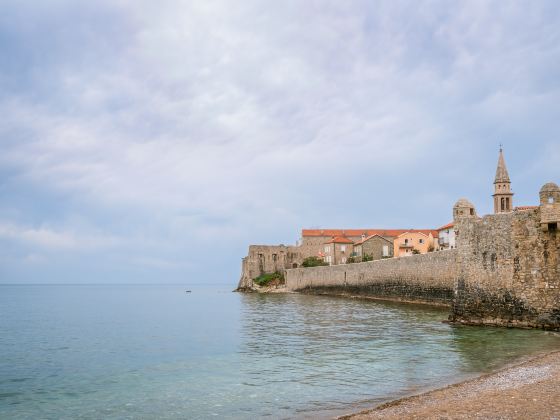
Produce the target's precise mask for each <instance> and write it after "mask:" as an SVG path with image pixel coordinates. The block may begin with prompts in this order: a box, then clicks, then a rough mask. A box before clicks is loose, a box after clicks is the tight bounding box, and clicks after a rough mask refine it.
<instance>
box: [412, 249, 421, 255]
mask: <svg viewBox="0 0 560 420" xmlns="http://www.w3.org/2000/svg"><path fill="white" fill-rule="evenodd" d="M412 253H413V254H420V251H418V250H417V249H416V248H414V249H413V250H412Z"/></svg>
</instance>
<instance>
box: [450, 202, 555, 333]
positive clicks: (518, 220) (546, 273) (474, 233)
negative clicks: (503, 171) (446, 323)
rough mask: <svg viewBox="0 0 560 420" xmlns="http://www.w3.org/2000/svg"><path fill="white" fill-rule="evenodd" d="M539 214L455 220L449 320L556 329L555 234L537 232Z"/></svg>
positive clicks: (525, 212)
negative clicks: (454, 268) (454, 273)
mask: <svg viewBox="0 0 560 420" xmlns="http://www.w3.org/2000/svg"><path fill="white" fill-rule="evenodd" d="M541 212H542V206H541V207H540V208H539V207H537V208H535V209H530V210H523V211H514V212H510V213H502V214H494V215H488V216H485V217H483V218H482V219H477V218H476V219H469V218H466V219H462V220H458V222H457V223H456V227H455V229H456V234H457V251H458V258H457V263H458V276H457V284H456V286H455V291H456V293H455V298H454V301H453V307H452V313H451V316H450V319H451V320H454V321H458V322H463V323H468V324H485V325H502V326H519V327H539V328H546V329H559V328H560V235H559V234H558V231H557V229H556V228H554V229H552V230H550V231H549V230H543V229H542V226H541V220H542V218H541Z"/></svg>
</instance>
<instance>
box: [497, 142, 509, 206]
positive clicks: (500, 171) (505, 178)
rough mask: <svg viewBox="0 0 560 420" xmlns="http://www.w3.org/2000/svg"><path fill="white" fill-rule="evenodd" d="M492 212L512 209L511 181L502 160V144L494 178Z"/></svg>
mask: <svg viewBox="0 0 560 420" xmlns="http://www.w3.org/2000/svg"><path fill="white" fill-rule="evenodd" d="M492 197H494V213H507V212H510V211H512V209H513V193H512V192H511V181H510V180H509V174H508V171H507V168H506V162H505V160H504V153H503V150H502V145H500V156H499V157H498V167H497V168H496V179H494V194H493V195H492Z"/></svg>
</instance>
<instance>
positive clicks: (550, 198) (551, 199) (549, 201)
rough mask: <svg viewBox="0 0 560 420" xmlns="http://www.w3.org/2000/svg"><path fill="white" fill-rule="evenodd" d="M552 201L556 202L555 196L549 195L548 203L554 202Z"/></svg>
mask: <svg viewBox="0 0 560 420" xmlns="http://www.w3.org/2000/svg"><path fill="white" fill-rule="evenodd" d="M552 203H554V197H553V196H550V197H548V204H552Z"/></svg>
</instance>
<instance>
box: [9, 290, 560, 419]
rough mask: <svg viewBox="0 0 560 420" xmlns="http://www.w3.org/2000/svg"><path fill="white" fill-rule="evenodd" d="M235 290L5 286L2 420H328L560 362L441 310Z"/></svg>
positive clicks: (537, 334) (541, 340)
mask: <svg viewBox="0 0 560 420" xmlns="http://www.w3.org/2000/svg"><path fill="white" fill-rule="evenodd" d="M233 288H234V285H231V284H230V285H205V284H190V285H188V284H187V285H3V286H0V418H1V419H212V418H226V419H260V418H269V419H307V418H310V419H311V418H312V419H315V418H319V419H320V418H333V417H336V416H339V415H342V414H347V413H352V412H356V411H360V410H362V409H365V408H368V407H372V406H375V405H377V404H380V403H382V402H385V401H389V400H393V399H396V398H400V397H403V396H407V395H411V394H416V393H419V392H423V391H426V390H429V389H433V388H436V387H440V386H443V385H446V384H450V383H453V382H457V381H461V380H464V379H467V378H471V377H474V376H477V375H480V374H482V373H485V372H489V371H491V370H494V369H498V368H500V367H503V366H505V365H507V364H509V363H512V362H514V361H516V360H519V359H520V358H524V357H526V356H529V355H534V354H537V353H541V352H546V351H549V350H554V349H560V338H559V337H558V336H557V335H556V334H553V333H546V332H543V331H538V330H517V329H504V328H489V327H487V328H484V327H465V326H452V325H449V324H446V323H444V322H442V321H443V320H445V319H446V318H447V310H446V309H438V308H433V307H428V306H421V305H411V304H399V303H391V302H380V301H372V300H363V299H350V298H340V297H328V296H309V295H299V294H269V295H261V294H241V293H233V292H232V289H233Z"/></svg>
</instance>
